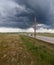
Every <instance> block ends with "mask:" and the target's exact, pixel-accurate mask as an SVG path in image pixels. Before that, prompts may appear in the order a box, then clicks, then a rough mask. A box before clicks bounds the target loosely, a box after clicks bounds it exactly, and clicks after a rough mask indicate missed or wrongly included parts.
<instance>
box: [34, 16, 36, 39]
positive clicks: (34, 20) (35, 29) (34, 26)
mask: <svg viewBox="0 0 54 65" xmlns="http://www.w3.org/2000/svg"><path fill="white" fill-rule="evenodd" d="M34 38H36V17H35V18H34Z"/></svg>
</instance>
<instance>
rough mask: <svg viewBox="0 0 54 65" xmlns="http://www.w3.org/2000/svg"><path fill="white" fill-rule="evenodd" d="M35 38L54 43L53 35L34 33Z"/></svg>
mask: <svg viewBox="0 0 54 65" xmlns="http://www.w3.org/2000/svg"><path fill="white" fill-rule="evenodd" d="M30 37H34V36H30ZM36 38H37V39H39V40H42V41H45V42H49V43H52V44H54V37H47V36H41V35H36Z"/></svg>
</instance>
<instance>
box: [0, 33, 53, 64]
mask: <svg viewBox="0 0 54 65" xmlns="http://www.w3.org/2000/svg"><path fill="white" fill-rule="evenodd" d="M34 42H36V43H34ZM0 65H54V45H52V44H49V43H45V42H42V41H40V40H36V39H35V40H34V39H33V38H29V37H26V36H22V35H18V34H0Z"/></svg>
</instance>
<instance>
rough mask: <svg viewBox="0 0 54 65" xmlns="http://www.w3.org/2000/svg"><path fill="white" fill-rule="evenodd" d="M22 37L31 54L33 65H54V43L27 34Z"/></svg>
mask: <svg viewBox="0 0 54 65" xmlns="http://www.w3.org/2000/svg"><path fill="white" fill-rule="evenodd" d="M21 39H22V41H23V43H24V45H26V47H27V49H28V51H29V52H30V54H31V57H32V59H33V63H34V64H33V65H54V45H52V44H49V43H46V42H42V41H40V40H36V39H35V40H34V39H33V38H29V37H26V36H21ZM35 41H36V43H34V42H35Z"/></svg>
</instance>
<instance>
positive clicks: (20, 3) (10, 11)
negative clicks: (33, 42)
mask: <svg viewBox="0 0 54 65" xmlns="http://www.w3.org/2000/svg"><path fill="white" fill-rule="evenodd" d="M34 16H36V18H37V24H44V25H46V27H47V28H54V1H53V0H41V1H40V0H0V27H14V28H15V27H19V28H29V27H32V26H33V24H34Z"/></svg>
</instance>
